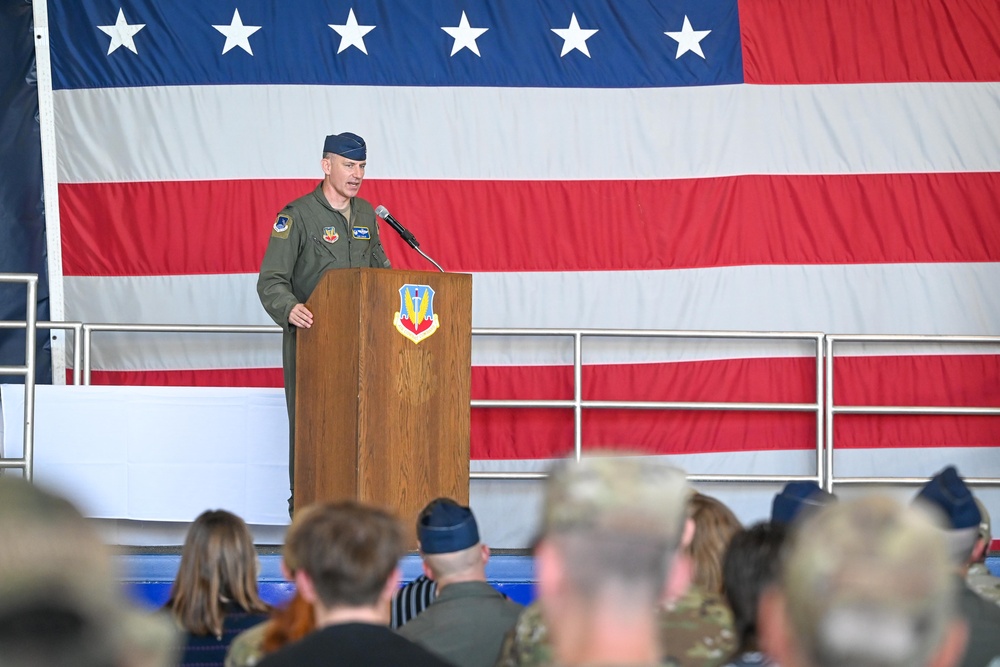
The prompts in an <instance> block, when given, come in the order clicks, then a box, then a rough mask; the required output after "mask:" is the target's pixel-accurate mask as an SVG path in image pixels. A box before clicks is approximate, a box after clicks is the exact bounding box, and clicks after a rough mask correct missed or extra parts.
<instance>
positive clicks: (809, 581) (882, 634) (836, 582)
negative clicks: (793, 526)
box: [782, 496, 955, 667]
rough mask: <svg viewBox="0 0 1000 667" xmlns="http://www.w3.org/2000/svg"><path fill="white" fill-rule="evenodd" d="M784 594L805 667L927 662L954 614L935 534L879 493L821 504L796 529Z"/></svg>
mask: <svg viewBox="0 0 1000 667" xmlns="http://www.w3.org/2000/svg"><path fill="white" fill-rule="evenodd" d="M782 587H783V590H784V595H785V598H786V605H787V607H786V614H787V620H788V622H789V623H790V624H791V626H792V628H793V634H794V635H795V636H796V637H797V638H798V640H797V642H798V644H799V648H800V650H801V652H802V654H803V655H804V656H805V658H806V659H807V660H808V662H809V664H811V665H812V666H813V667H835V666H840V665H851V666H852V667H897V666H898V667H904V666H905V667H911V666H913V665H926V664H927V663H928V661H929V660H930V658H931V656H932V655H933V654H934V652H935V650H936V649H937V648H938V646H939V645H940V644H941V642H942V641H943V640H944V636H945V633H946V631H947V630H948V627H949V624H950V622H951V620H952V618H953V613H954V608H955V589H954V577H953V575H952V572H951V566H950V565H949V561H948V554H947V549H946V547H945V543H944V540H943V538H942V535H941V533H940V531H939V530H938V529H937V528H936V527H935V525H934V524H933V521H932V519H931V518H930V517H929V516H928V515H926V514H925V513H924V512H922V511H920V510H919V509H917V508H913V507H906V506H903V505H901V504H899V503H897V502H896V501H895V500H892V499H890V498H887V497H882V496H869V497H865V498H862V499H858V500H852V501H845V502H841V503H838V504H835V505H830V506H827V507H824V508H822V509H820V510H819V511H817V513H816V514H815V515H814V516H813V517H810V519H808V520H807V521H805V522H804V523H803V524H802V525H801V526H799V527H798V528H797V532H796V533H795V534H794V535H793V537H792V548H791V550H790V552H789V556H788V560H787V562H786V565H785V571H784V575H783V579H782Z"/></svg>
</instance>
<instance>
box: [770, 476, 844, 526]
mask: <svg viewBox="0 0 1000 667" xmlns="http://www.w3.org/2000/svg"><path fill="white" fill-rule="evenodd" d="M836 499H837V498H836V496H834V495H833V494H832V493H828V492H827V491H824V490H823V489H821V488H820V487H819V484H817V483H816V482H789V483H788V484H786V485H785V488H784V489H782V490H781V493H779V494H778V495H776V496H775V497H774V501H773V502H772V503H771V522H772V523H778V524H782V525H788V524H790V523H792V521H794V520H795V518H796V517H798V516H799V514H801V513H802V511H803V510H805V509H806V508H816V507H821V506H823V505H826V504H827V503H830V502H833V501H834V500H836Z"/></svg>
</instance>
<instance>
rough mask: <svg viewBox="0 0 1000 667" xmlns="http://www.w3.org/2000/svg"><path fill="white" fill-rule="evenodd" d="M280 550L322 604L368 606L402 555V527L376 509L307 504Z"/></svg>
mask: <svg viewBox="0 0 1000 667" xmlns="http://www.w3.org/2000/svg"><path fill="white" fill-rule="evenodd" d="M285 550H286V553H287V555H288V556H291V557H292V560H294V562H295V563H296V565H297V569H301V570H302V571H303V572H305V573H306V574H307V575H309V578H310V579H311V580H312V582H313V586H314V588H315V589H316V594H317V596H318V597H319V599H320V601H321V602H322V603H323V605H324V606H326V607H337V606H350V607H361V606H368V605H372V604H375V603H376V602H378V598H379V595H380V594H381V593H382V589H383V588H384V587H385V584H386V582H387V581H388V580H389V577H390V575H391V574H392V572H393V570H394V569H395V568H396V566H397V565H398V564H399V559H400V558H402V556H403V553H404V544H403V531H402V528H401V527H400V525H399V522H398V521H397V520H396V519H395V517H393V516H392V515H391V514H389V513H388V512H385V511H383V510H381V509H378V508H375V507H370V506H367V505H362V504H360V503H356V502H353V501H342V502H330V503H324V504H322V505H318V506H316V507H313V508H310V509H309V512H308V514H307V515H306V516H305V518H304V519H303V520H302V521H301V522H299V523H296V524H293V526H292V527H291V528H290V529H289V531H288V535H287V537H286V539H285ZM286 558H287V556H286Z"/></svg>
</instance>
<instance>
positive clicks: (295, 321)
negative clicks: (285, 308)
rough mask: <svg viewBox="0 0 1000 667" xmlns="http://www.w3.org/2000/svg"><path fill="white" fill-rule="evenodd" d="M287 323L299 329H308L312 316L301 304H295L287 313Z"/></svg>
mask: <svg viewBox="0 0 1000 667" xmlns="http://www.w3.org/2000/svg"><path fill="white" fill-rule="evenodd" d="M288 323H289V324H291V325H292V326H295V327H298V328H300V329H308V328H309V327H311V326H312V323H313V314H312V313H311V312H309V309H308V308H306V307H305V306H304V305H303V304H301V303H297V304H295V305H294V306H292V310H291V312H290V313H288Z"/></svg>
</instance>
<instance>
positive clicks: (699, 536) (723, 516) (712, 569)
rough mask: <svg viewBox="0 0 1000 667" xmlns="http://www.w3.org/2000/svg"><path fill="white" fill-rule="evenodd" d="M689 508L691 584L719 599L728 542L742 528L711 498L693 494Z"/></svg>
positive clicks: (721, 505)
mask: <svg viewBox="0 0 1000 667" xmlns="http://www.w3.org/2000/svg"><path fill="white" fill-rule="evenodd" d="M688 508H689V510H690V512H691V518H692V519H693V520H694V538H693V539H692V540H691V547H690V553H691V560H692V561H693V562H694V577H693V583H694V585H695V586H698V587H699V588H700V589H701V590H703V591H706V592H709V593H715V594H717V595H721V594H722V589H723V583H722V559H723V557H724V556H725V553H726V548H727V547H728V546H729V542H730V541H731V540H732V539H733V536H734V535H735V534H736V533H738V532H739V531H740V530H742V529H743V526H742V524H740V521H739V519H737V518H736V515H735V514H733V511H732V510H730V509H729V508H728V507H726V506H725V505H724V504H723V503H722V502H721V501H719V500H717V499H716V498H713V497H712V496H706V495H704V494H701V493H694V494H692V495H691V499H690V500H689V501H688Z"/></svg>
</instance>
